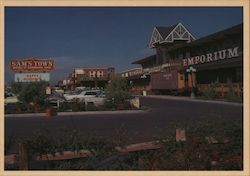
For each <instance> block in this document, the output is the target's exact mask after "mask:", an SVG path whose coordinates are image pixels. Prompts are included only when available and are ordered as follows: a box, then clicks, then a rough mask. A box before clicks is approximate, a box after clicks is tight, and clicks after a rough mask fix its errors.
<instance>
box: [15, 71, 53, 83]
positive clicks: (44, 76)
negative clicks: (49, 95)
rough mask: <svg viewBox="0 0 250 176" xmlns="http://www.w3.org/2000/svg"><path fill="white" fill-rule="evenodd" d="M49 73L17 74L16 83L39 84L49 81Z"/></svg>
mask: <svg viewBox="0 0 250 176" xmlns="http://www.w3.org/2000/svg"><path fill="white" fill-rule="evenodd" d="M49 80H50V74H49V73H16V74H15V82H39V81H49Z"/></svg>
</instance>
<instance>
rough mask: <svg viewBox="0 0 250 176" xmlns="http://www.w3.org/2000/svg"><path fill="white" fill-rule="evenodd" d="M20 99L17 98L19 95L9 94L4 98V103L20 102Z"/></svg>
mask: <svg viewBox="0 0 250 176" xmlns="http://www.w3.org/2000/svg"><path fill="white" fill-rule="evenodd" d="M18 102H19V100H18V99H17V96H9V97H6V98H5V99H4V104H5V105H6V104H11V103H18Z"/></svg>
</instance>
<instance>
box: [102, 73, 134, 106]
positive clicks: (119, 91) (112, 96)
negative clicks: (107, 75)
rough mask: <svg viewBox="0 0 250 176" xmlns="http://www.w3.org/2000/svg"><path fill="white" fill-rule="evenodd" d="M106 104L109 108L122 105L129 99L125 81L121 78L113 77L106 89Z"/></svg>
mask: <svg viewBox="0 0 250 176" xmlns="http://www.w3.org/2000/svg"><path fill="white" fill-rule="evenodd" d="M105 91H106V97H107V102H108V103H109V105H110V106H114V105H116V104H123V103H124V102H125V101H126V100H127V99H129V98H130V97H131V94H130V92H129V86H128V83H127V80H126V79H125V78H122V77H114V78H113V79H112V80H111V82H110V84H108V85H107V87H106V90H105Z"/></svg>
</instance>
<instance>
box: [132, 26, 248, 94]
mask: <svg viewBox="0 0 250 176" xmlns="http://www.w3.org/2000/svg"><path fill="white" fill-rule="evenodd" d="M149 45H150V47H151V48H153V49H155V50H156V54H155V55H152V56H149V57H146V58H143V59H141V60H138V61H135V62H133V64H140V65H141V66H142V69H143V74H144V75H145V76H147V77H148V80H149V81H148V85H147V87H146V89H147V90H148V91H149V92H151V93H159V92H160V93H164V92H169V91H183V90H191V89H193V88H196V89H197V90H198V91H199V92H205V91H207V90H208V88H209V85H210V84H211V83H215V82H216V83H217V84H216V90H217V91H218V92H219V93H220V95H221V96H222V97H223V96H225V94H226V93H227V92H228V91H229V89H230V88H233V91H234V92H235V93H236V94H237V95H238V96H240V95H241V94H242V87H243V85H242V83H243V75H242V73H243V66H242V64H243V24H240V25H237V26H234V27H231V28H229V29H226V30H223V31H220V32H217V33H214V34H212V35H209V36H206V37H203V38H200V39H195V37H194V36H193V35H192V34H191V33H190V32H189V31H188V30H187V29H186V28H185V27H184V26H183V25H182V24H181V23H178V24H176V25H174V26H172V27H155V28H154V30H153V33H152V37H151V41H150V44H149ZM190 68H191V69H190Z"/></svg>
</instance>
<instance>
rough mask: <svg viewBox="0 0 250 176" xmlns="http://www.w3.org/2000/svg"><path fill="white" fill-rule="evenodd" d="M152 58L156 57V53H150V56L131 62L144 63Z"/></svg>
mask: <svg viewBox="0 0 250 176" xmlns="http://www.w3.org/2000/svg"><path fill="white" fill-rule="evenodd" d="M153 59H156V55H155V54H154V55H152V56H148V57H145V58H143V59H140V60H137V61H135V62H133V63H132V64H141V63H144V62H146V61H150V60H153Z"/></svg>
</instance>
